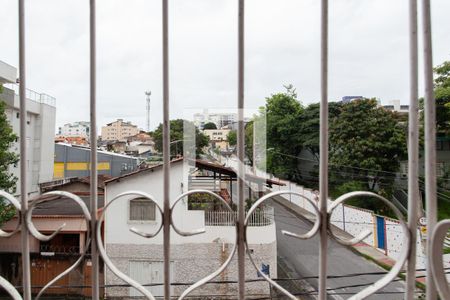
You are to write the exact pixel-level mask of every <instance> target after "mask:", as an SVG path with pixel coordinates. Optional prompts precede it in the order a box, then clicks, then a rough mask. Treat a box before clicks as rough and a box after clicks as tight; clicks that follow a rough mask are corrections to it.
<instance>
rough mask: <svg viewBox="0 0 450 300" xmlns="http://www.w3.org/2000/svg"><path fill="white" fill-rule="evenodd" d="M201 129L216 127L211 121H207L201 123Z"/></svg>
mask: <svg viewBox="0 0 450 300" xmlns="http://www.w3.org/2000/svg"><path fill="white" fill-rule="evenodd" d="M203 129H217V126H216V124H214V123H213V122H209V123H206V124H205V125H203Z"/></svg>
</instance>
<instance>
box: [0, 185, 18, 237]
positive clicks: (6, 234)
mask: <svg viewBox="0 0 450 300" xmlns="http://www.w3.org/2000/svg"><path fill="white" fill-rule="evenodd" d="M1 198H5V199H6V200H8V201H9V202H10V203H11V204H12V205H13V206H14V208H15V209H16V211H17V214H18V222H17V226H16V228H15V229H14V230H13V231H11V232H6V231H3V230H1V229H0V237H10V236H13V235H15V234H16V233H17V232H18V231H19V229H20V224H21V218H20V214H21V205H20V202H19V201H18V200H17V199H16V198H15V197H14V196H13V195H11V194H9V193H7V192H5V191H0V200H1Z"/></svg>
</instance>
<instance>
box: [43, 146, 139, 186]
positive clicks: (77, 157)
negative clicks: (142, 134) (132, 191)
mask: <svg viewBox="0 0 450 300" xmlns="http://www.w3.org/2000/svg"><path fill="white" fill-rule="evenodd" d="M54 148H55V150H54V152H55V159H54V163H53V162H52V165H53V168H54V172H53V173H54V179H63V178H71V177H86V176H89V175H90V171H89V163H90V157H91V149H90V148H88V147H79V146H75V145H69V144H62V143H57V144H54ZM97 157H98V164H97V170H98V174H99V175H108V176H111V177H117V176H121V175H124V174H128V173H130V172H133V171H136V169H137V168H138V159H137V158H135V157H131V156H127V155H122V154H117V153H113V152H107V151H100V150H98V151H97ZM49 181H50V180H49Z"/></svg>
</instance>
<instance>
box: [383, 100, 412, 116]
mask: <svg viewBox="0 0 450 300" xmlns="http://www.w3.org/2000/svg"><path fill="white" fill-rule="evenodd" d="M383 107H384V108H385V109H387V110H390V111H394V112H398V113H403V114H407V113H408V111H409V105H404V104H400V100H399V99H394V100H390V101H388V103H387V104H384V105H383Z"/></svg>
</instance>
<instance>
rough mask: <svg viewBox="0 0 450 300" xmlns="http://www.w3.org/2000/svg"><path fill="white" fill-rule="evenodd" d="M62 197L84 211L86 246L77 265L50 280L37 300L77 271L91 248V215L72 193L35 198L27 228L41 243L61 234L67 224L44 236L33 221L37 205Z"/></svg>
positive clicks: (52, 193)
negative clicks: (54, 285) (59, 281)
mask: <svg viewBox="0 0 450 300" xmlns="http://www.w3.org/2000/svg"><path fill="white" fill-rule="evenodd" d="M61 197H66V198H67V199H70V200H72V201H75V203H77V204H78V205H79V206H80V207H81V210H82V211H83V215H84V219H85V221H86V229H87V234H86V245H85V247H84V249H83V252H82V253H81V256H80V257H79V258H78V259H77V261H76V262H75V263H73V264H72V265H71V266H70V267H69V268H67V269H66V270H64V271H63V272H62V273H61V274H59V275H58V276H56V277H55V278H53V279H52V280H50V281H49V282H48V283H47V284H46V285H45V286H44V287H43V288H42V289H41V290H40V291H39V293H38V295H37V296H36V300H38V299H39V298H40V297H41V296H42V294H43V293H44V292H45V291H46V290H47V289H48V288H49V287H51V286H52V285H53V284H55V283H56V282H57V281H58V280H60V279H61V278H63V277H64V276H66V275H67V274H69V273H70V272H71V271H72V270H73V269H75V268H76V267H77V266H78V265H79V264H80V263H81V262H82V261H83V260H84V258H85V256H86V252H87V249H88V248H89V245H90V244H91V231H90V226H89V222H90V221H91V214H90V213H89V209H88V208H87V206H86V204H85V203H84V201H83V200H82V199H81V198H80V197H78V196H77V195H74V194H72V193H69V192H64V191H52V192H48V193H44V194H42V195H40V196H39V197H38V198H35V199H33V200H32V202H31V203H30V206H29V209H28V212H27V215H26V219H27V227H28V230H29V231H30V233H31V235H33V236H34V237H35V238H37V239H38V240H40V241H49V240H51V239H52V238H53V237H55V236H56V235H57V234H58V233H60V232H61V230H62V229H63V228H64V227H65V226H66V224H65V223H64V224H62V225H61V226H60V227H59V228H58V229H57V230H55V231H54V232H53V233H52V234H50V235H44V234H42V233H40V232H39V230H37V229H36V227H35V226H34V224H33V219H32V217H33V210H34V209H35V208H36V206H37V205H39V204H41V203H44V202H51V201H59V200H60V199H61Z"/></svg>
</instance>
